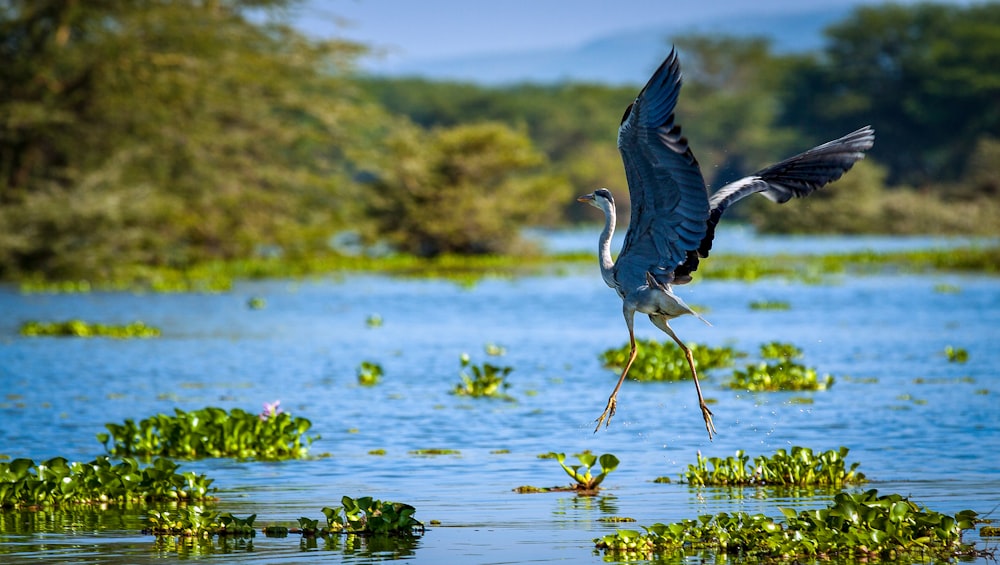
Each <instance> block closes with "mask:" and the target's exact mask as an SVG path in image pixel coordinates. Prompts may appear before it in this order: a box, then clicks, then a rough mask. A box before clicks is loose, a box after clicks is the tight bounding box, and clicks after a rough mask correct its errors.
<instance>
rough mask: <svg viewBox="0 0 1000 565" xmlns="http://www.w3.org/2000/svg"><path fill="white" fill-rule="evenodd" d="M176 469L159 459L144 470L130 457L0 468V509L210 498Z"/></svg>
mask: <svg viewBox="0 0 1000 565" xmlns="http://www.w3.org/2000/svg"><path fill="white" fill-rule="evenodd" d="M177 469H178V465H177V464H176V463H174V462H172V461H170V460H169V459H162V458H159V459H155V460H154V461H153V462H152V465H149V466H146V467H143V466H141V465H140V464H139V463H138V462H137V461H136V460H135V459H133V458H131V457H123V458H122V459H121V461H119V462H118V463H112V462H111V460H110V459H109V458H108V457H98V458H97V459H95V460H93V461H91V462H89V463H70V462H68V461H67V460H66V459H65V458H63V457H55V458H52V459H49V460H47V461H43V462H41V463H38V464H35V462H34V461H32V460H31V459H14V460H13V461H11V462H9V463H7V462H0V508H25V507H35V506H42V507H47V506H59V505H64V504H105V503H107V504H123V503H126V502H159V501H202V500H207V499H210V498H211V496H209V491H210V488H209V486H210V485H211V484H212V479H208V478H206V477H205V476H204V475H196V474H195V473H193V472H187V473H178V472H177Z"/></svg>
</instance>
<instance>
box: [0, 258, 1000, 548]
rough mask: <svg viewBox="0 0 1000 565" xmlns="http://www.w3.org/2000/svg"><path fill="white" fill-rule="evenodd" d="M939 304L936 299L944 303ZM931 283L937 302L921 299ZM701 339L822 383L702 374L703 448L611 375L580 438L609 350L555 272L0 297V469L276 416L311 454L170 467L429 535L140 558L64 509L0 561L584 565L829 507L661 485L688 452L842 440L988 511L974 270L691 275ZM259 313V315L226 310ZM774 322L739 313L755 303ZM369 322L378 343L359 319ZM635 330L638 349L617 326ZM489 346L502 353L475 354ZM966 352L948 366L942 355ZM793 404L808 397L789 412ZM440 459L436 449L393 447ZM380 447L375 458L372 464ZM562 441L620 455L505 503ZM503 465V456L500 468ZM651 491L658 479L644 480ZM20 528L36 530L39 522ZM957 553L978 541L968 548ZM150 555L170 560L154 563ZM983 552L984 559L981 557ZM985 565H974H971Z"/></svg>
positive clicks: (667, 404) (131, 518)
mask: <svg viewBox="0 0 1000 565" xmlns="http://www.w3.org/2000/svg"><path fill="white" fill-rule="evenodd" d="M956 289H957V292H955V290H956ZM944 290H949V291H947V292H946V291H944ZM679 291H680V293H681V294H682V296H683V297H684V299H685V300H686V301H687V302H688V303H690V304H692V305H694V306H695V307H696V308H697V307H701V308H702V309H703V311H704V314H705V316H706V318H708V320H709V321H710V322H712V324H713V326H712V327H709V326H706V325H704V324H702V323H700V322H699V321H697V320H695V319H694V318H691V317H688V318H684V319H679V320H676V321H675V322H674V323H673V327H674V328H675V330H676V331H677V332H678V334H679V335H680V336H681V337H682V338H683V339H685V340H687V341H688V342H697V343H704V344H709V345H718V346H721V345H731V346H733V347H735V348H737V349H740V350H743V351H746V352H748V353H751V354H752V353H755V352H756V351H757V348H758V346H759V345H760V344H762V343H765V342H768V341H774V340H777V341H786V342H792V343H794V344H796V345H798V346H799V347H801V348H802V349H803V350H804V353H805V357H804V359H803V362H804V363H805V364H806V365H809V366H812V367H815V368H817V369H818V370H819V371H820V372H821V373H830V374H832V375H834V376H835V377H836V378H837V382H836V383H835V384H834V386H833V387H832V388H831V389H829V390H827V391H822V392H816V393H772V394H757V395H754V394H747V393H745V392H739V391H732V390H729V389H728V388H726V387H724V386H723V382H724V380H725V376H726V373H725V372H723V373H718V374H715V375H713V376H709V377H708V378H706V379H705V382H704V383H703V387H704V388H705V392H706V396H707V397H708V398H711V399H714V400H715V401H716V403H715V404H713V405H712V409H713V411H714V412H715V414H716V418H715V421H716V425H717V427H718V430H719V434H718V436H717V437H716V439H715V441H714V442H709V441H708V437H707V434H706V433H705V430H704V426H703V423H702V420H701V417H700V413H699V411H698V409H697V405H696V397H695V393H694V390H693V387H692V385H691V383H690V382H688V383H670V384H668V383H637V382H634V381H633V382H627V383H626V384H625V385H624V388H623V390H622V393H621V395H620V397H619V408H618V414H617V415H616V416H615V419H614V421H613V423H612V424H611V427H610V428H608V429H607V430H602V431H601V432H599V433H597V434H594V433H593V425H594V424H593V421H594V419H595V418H596V417H597V416H598V415H599V414H600V412H601V410H602V409H603V407H604V404H605V402H606V401H607V395H608V394H609V393H610V391H611V387H612V386H613V385H614V381H615V379H616V374H615V373H613V372H611V371H609V370H608V369H605V368H602V367H601V366H600V363H599V361H598V354H599V353H600V352H601V351H603V350H605V349H607V348H610V347H618V346H620V345H622V344H623V343H625V341H626V339H627V334H626V330H625V326H624V323H623V321H622V318H621V309H620V302H619V300H618V298H617V297H616V296H615V295H614V293H613V292H612V291H611V290H609V289H608V288H607V287H605V286H604V284H603V282H602V281H601V280H600V277H599V276H598V274H597V272H596V265H595V266H594V267H593V269H592V270H591V269H587V270H586V271H585V272H580V273H571V274H569V275H566V276H539V277H526V278H517V279H514V280H486V281H482V282H480V283H479V284H477V285H475V286H474V287H472V288H466V287H462V286H459V285H456V284H453V283H450V282H446V281H436V280H404V279H393V278H387V277H381V276H362V275H349V276H344V277H330V278H319V279H315V280H308V281H268V282H252V283H243V284H240V285H238V286H237V287H236V289H235V290H234V291H233V292H231V293H227V294H217V295H213V294H206V295H202V294H131V293H91V294H80V295H44V294H41V295H20V294H19V293H17V292H16V291H15V290H13V289H11V288H3V287H0V311H2V312H3V314H4V315H3V316H2V317H0V422H2V425H0V454H4V455H7V456H9V457H12V458H14V457H30V458H33V459H35V460H36V461H39V460H42V459H45V458H48V457H53V456H57V455H60V456H65V457H68V458H70V459H74V460H89V459H91V458H93V457H94V456H96V455H99V454H101V453H102V452H103V449H102V446H101V445H100V444H99V443H98V442H97V440H96V439H95V435H96V434H97V433H99V432H101V431H103V430H104V428H103V426H104V424H105V423H107V422H121V421H123V420H124V419H126V418H134V419H137V420H138V419H141V418H144V417H147V416H150V415H153V414H156V413H158V412H166V413H170V412H171V411H172V410H173V409H174V408H175V407H179V408H182V409H185V410H194V409H198V408H202V407H205V406H221V407H224V408H234V407H239V408H243V409H246V410H252V411H257V410H259V409H260V408H261V405H262V404H263V403H264V402H268V401H274V400H277V399H280V400H281V405H282V406H283V407H284V408H285V410H287V411H289V412H291V413H292V414H293V415H296V416H303V417H307V418H309V419H310V420H311V421H312V422H313V429H312V430H311V432H310V433H311V434H319V435H321V436H322V439H320V440H317V441H316V442H315V443H314V444H313V446H312V453H313V454H315V455H320V454H329V457H323V458H317V459H314V460H308V461H287V462H279V463H256V462H247V463H239V462H233V461H230V460H204V461H196V462H184V463H183V464H182V470H196V471H198V472H202V473H205V474H207V475H209V476H210V477H213V478H214V479H215V480H216V482H215V486H218V487H220V488H221V489H222V490H221V492H220V493H219V497H220V501H219V503H218V504H217V509H219V510H220V511H224V512H225V511H230V512H233V513H234V514H236V515H238V516H244V515H248V514H251V513H256V514H257V515H258V519H257V524H258V525H265V524H267V523H274V522H283V523H285V524H288V523H293V524H294V523H295V520H296V519H297V518H298V517H300V516H307V517H312V518H321V517H322V514H321V513H320V508H322V507H323V506H336V505H338V504H339V500H340V498H341V496H343V495H348V496H352V497H357V496H365V495H369V496H374V497H376V498H380V499H383V500H394V501H400V502H406V503H409V504H412V505H413V506H415V507H416V508H417V514H416V517H417V518H418V519H420V520H422V521H424V522H425V523H429V522H430V521H431V520H436V521H440V524H435V525H433V526H429V527H428V529H427V532H426V533H425V534H424V535H423V536H422V537H420V538H419V539H418V540H416V541H415V542H414V543H413V544H412V546H410V547H402V548H399V547H396V548H394V551H395V553H393V552H386V551H384V550H383V549H382V548H377V547H375V548H371V547H356V548H350V547H344V546H343V544H342V543H340V542H336V543H337V545H329V544H328V543H327V542H324V541H323V540H320V541H319V542H318V543H317V544H316V545H315V547H311V546H310V545H309V544H308V543H306V542H301V541H300V540H299V538H298V536H294V535H293V536H290V537H288V538H285V539H270V538H265V537H263V536H257V537H256V538H254V539H253V540H252V542H250V543H242V544H235V543H233V542H228V543H224V544H223V543H220V542H219V541H215V542H214V543H209V544H204V543H202V544H193V545H190V546H188V545H184V544H183V543H182V544H180V545H177V544H175V543H174V542H172V541H171V542H164V543H157V542H156V541H155V540H154V538H153V537H151V536H144V535H142V534H141V533H140V531H139V530H140V529H141V527H142V524H143V516H144V510H143V509H142V508H135V509H129V510H125V511H121V510H113V509H112V510H108V511H105V512H98V511H96V510H94V511H93V512H95V513H96V515H92V514H88V513H87V512H86V511H85V510H82V509H81V510H77V511H75V512H76V513H77V514H74V515H72V516H70V517H68V518H67V517H66V516H55V517H53V518H52V519H47V518H44V517H39V516H38V515H37V514H35V515H32V516H33V517H27V518H17V517H16V516H15V517H12V514H11V513H7V514H4V516H5V518H4V519H5V520H7V522H6V524H13V523H19V522H18V520H22V521H24V520H27V521H28V522H31V521H32V520H33V521H35V522H36V524H35V525H34V526H32V525H30V524H28V525H21V526H18V527H13V526H9V527H8V526H5V527H4V528H0V554H2V558H0V560H2V561H3V562H4V563H22V562H24V563H27V562H29V561H30V562H36V561H38V560H39V559H43V560H45V561H46V562H50V563H147V562H153V561H162V560H164V559H167V560H170V559H176V558H178V557H181V558H186V559H198V560H214V561H220V560H221V561H223V562H228V561H232V560H234V559H235V560H239V561H240V562H250V563H293V562H302V561H309V562H333V563H339V562H371V561H380V560H385V559H390V558H399V559H406V560H410V561H413V562H416V563H442V562H460V563H549V562H556V561H568V562H574V563H601V562H602V557H601V556H600V555H599V554H596V553H595V552H594V549H593V541H592V539H593V538H595V537H599V536H601V535H604V534H605V533H609V532H611V531H613V530H614V529H615V528H616V527H620V525H616V524H609V523H604V522H600V521H598V518H601V517H608V516H628V517H632V518H635V519H636V520H637V524H634V525H632V526H631V527H637V526H638V525H649V524H651V523H654V522H671V521H677V520H681V519H686V518H693V517H695V516H697V515H699V514H706V513H716V512H721V511H728V512H732V511H739V510H742V511H748V512H754V513H755V512H763V513H766V514H769V515H774V516H778V515H779V511H778V507H779V506H790V507H797V508H805V507H822V506H826V504H827V500H828V499H827V498H825V497H809V496H794V495H791V494H781V493H778V492H775V491H767V490H756V489H745V490H725V489H693V488H689V487H687V486H686V485H683V484H678V483H677V479H678V476H679V475H680V474H681V473H682V472H683V471H684V470H685V469H686V466H687V465H688V464H691V463H694V462H695V457H696V453H697V452H698V451H699V450H700V451H701V452H702V453H703V454H705V455H706V456H719V457H725V456H728V455H732V454H733V452H734V451H736V450H737V449H743V450H745V451H747V453H748V454H749V455H751V456H756V455H761V454H766V455H770V454H773V452H774V450H776V449H778V448H788V447H790V446H792V445H802V446H808V447H811V448H813V449H817V450H826V449H833V448H837V447H839V446H841V445H843V446H847V447H849V448H850V450H851V451H850V454H849V456H848V460H849V461H859V462H861V466H860V468H859V470H860V471H862V472H864V473H865V474H866V475H867V476H868V477H869V479H871V480H872V481H873V482H872V484H871V485H869V487H866V488H877V489H879V491H880V492H883V493H890V492H896V493H900V494H903V495H906V496H909V497H911V498H912V499H914V500H916V501H917V502H918V503H919V504H921V505H924V506H926V507H928V508H930V509H932V510H936V511H940V512H948V513H954V512H957V511H959V510H963V509H966V508H971V509H973V510H977V511H979V512H981V513H984V514H985V513H989V512H991V511H994V510H995V509H996V507H997V506H998V504H1000V464H998V459H997V455H996V454H997V453H998V450H1000V430H998V425H997V424H998V423H1000V418H998V415H997V396H998V395H1000V386H998V381H997V369H996V367H997V366H998V365H1000V347H998V346H1000V343H998V337H997V336H998V330H997V328H1000V279H998V278H993V277H981V276H956V275H947V274H941V275H932V276H911V275H905V276H904V275H892V276H866V277H860V278H835V279H831V280H829V281H828V282H827V283H825V284H820V285H804V284H798V283H789V282H784V281H780V280H771V281H765V282H758V283H753V284H747V283H743V282H733V281H723V282H717V281H705V280H698V281H696V282H695V283H693V284H691V285H688V286H686V287H683V288H681V289H679ZM251 297H262V298H264V299H265V300H266V307H265V308H263V309H261V310H252V309H250V308H248V307H247V300H248V299H249V298H251ZM762 300H781V301H785V302H788V303H789V304H790V305H791V309H790V310H787V311H758V310H751V309H750V308H749V307H748V305H749V303H750V302H752V301H762ZM373 314H378V315H380V316H381V317H382V318H383V320H384V323H383V325H382V326H381V327H377V328H370V327H368V326H367V325H366V323H365V321H366V319H367V318H368V317H369V316H370V315H373ZM68 318H81V319H84V320H87V321H90V322H104V323H127V322H131V321H134V320H142V321H144V322H146V323H148V324H151V325H155V326H157V327H160V328H161V329H162V330H163V336H162V337H161V338H158V339H151V340H124V341H116V340H105V339H89V340H84V339H65V338H23V337H20V336H19V335H18V328H19V325H20V324H21V323H22V322H24V321H26V320H29V319H36V320H43V321H51V320H64V319H68ZM636 325H637V333H638V336H639V337H642V338H647V337H655V338H660V337H661V336H660V335H659V334H658V333H657V330H656V329H655V328H653V327H652V326H651V325H650V324H649V323H648V322H646V321H645V320H639V319H637V324H636ZM487 343H494V344H497V345H501V346H503V347H505V348H506V351H507V353H506V355H505V356H503V357H500V358H489V357H487V356H486V355H485V353H484V346H485V344H487ZM949 345H951V346H954V347H961V348H964V349H966V350H967V351H968V353H969V361H968V362H967V363H964V364H959V363H951V362H948V360H947V359H946V357H945V355H944V349H945V347H946V346H949ZM463 352H468V353H469V354H470V355H471V356H472V358H473V362H474V363H477V364H478V363H482V362H484V361H489V362H492V363H495V364H500V365H509V366H512V367H514V371H513V373H511V376H510V377H509V380H510V382H511V383H512V387H511V389H510V390H509V391H508V392H509V393H510V394H512V395H513V396H515V397H516V398H517V402H514V403H508V402H502V401H491V400H487V399H466V398H460V397H456V396H453V395H451V394H449V391H450V390H451V389H452V388H453V387H454V386H455V385H456V384H457V383H458V382H459V377H458V373H459V370H460V366H459V356H460V355H461V354H462V353H463ZM362 361H374V362H378V363H380V364H381V365H382V366H383V367H384V369H385V376H384V378H383V380H382V383H381V384H379V385H377V386H375V387H371V388H366V387H360V386H358V385H357V381H356V376H355V370H356V368H357V367H358V365H360V363H361V362H362ZM796 397H799V398H801V397H808V398H811V399H813V403H811V404H803V403H799V402H795V401H794V400H793V399H794V398H796ZM428 448H447V449H457V450H459V451H460V454H458V455H443V456H420V455H415V454H413V453H411V451H414V450H419V449H428ZM375 449H384V450H385V451H386V454H385V455H384V456H377V455H370V454H369V451H371V450H375ZM584 449H589V450H592V451H593V452H594V453H596V454H600V453H606V452H610V453H614V454H615V455H617V456H618V458H619V459H620V460H621V465H620V467H619V469H618V470H617V471H615V472H614V473H612V474H611V475H610V476H609V477H608V479H607V480H606V482H605V485H604V486H605V487H606V489H605V490H604V491H603V492H602V494H601V495H600V496H597V497H591V498H588V497H577V496H575V495H573V494H571V493H543V494H517V493H515V492H512V489H514V488H515V487H518V486H521V485H535V486H554V485H566V484H568V482H569V480H570V479H569V477H567V476H566V475H565V474H564V473H563V472H562V470H561V469H560V468H559V466H558V465H557V464H556V463H555V462H554V461H552V460H546V459H539V458H538V457H537V456H538V455H539V454H541V453H546V452H549V451H562V452H566V453H568V454H570V453H576V452H579V451H581V450H584ZM501 450H506V451H504V452H499V451H501ZM660 476H669V477H671V478H672V479H673V481H674V482H673V483H671V484H658V483H653V482H652V481H653V479H655V478H657V477H660ZM38 523H41V525H38ZM966 538H967V539H968V540H972V541H978V543H977V545H978V546H979V547H980V548H982V547H984V546H985V547H996V541H992V542H990V541H988V540H987V541H986V542H983V541H982V540H979V538H978V535H977V534H976V532H967V534H966ZM171 544H173V545H171ZM984 544H985V545H984ZM984 562H985V561H984Z"/></svg>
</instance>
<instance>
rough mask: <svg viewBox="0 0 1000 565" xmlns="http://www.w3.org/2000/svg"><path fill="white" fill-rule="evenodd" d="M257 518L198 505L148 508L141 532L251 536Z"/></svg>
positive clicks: (156, 534) (157, 534)
mask: <svg viewBox="0 0 1000 565" xmlns="http://www.w3.org/2000/svg"><path fill="white" fill-rule="evenodd" d="M256 518H257V515H256V514H251V515H250V516H248V517H246V518H237V517H236V516H233V515H232V514H231V513H229V512H225V513H220V512H217V511H215V510H207V509H205V508H202V507H201V506H188V507H180V508H177V509H176V510H162V511H161V510H150V511H149V517H148V518H147V521H148V523H149V528H147V529H146V530H145V531H144V532H143V533H148V534H153V535H154V536H185V537H204V538H210V537H212V536H228V537H242V538H248V537H249V538H252V537H254V535H255V534H256V532H255V531H254V529H253V522H254V520H255V519H256Z"/></svg>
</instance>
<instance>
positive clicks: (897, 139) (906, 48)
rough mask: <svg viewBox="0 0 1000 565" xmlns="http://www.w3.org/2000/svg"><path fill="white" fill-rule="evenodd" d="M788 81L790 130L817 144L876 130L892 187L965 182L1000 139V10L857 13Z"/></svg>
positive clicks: (876, 153)
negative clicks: (989, 143)
mask: <svg viewBox="0 0 1000 565" xmlns="http://www.w3.org/2000/svg"><path fill="white" fill-rule="evenodd" d="M827 36H828V38H829V44H828V46H827V48H826V49H825V51H824V52H823V54H822V56H809V57H800V58H799V59H798V60H797V61H796V63H795V65H794V66H793V68H792V70H791V71H790V72H789V73H787V74H786V79H787V80H786V87H787V98H786V99H785V103H784V104H783V108H784V113H783V117H782V121H781V123H782V124H784V125H786V126H792V127H796V128H801V129H803V130H804V131H807V132H809V133H810V134H811V135H812V136H814V138H816V139H820V138H825V137H826V135H824V134H823V133H821V132H824V133H825V132H828V131H829V130H831V129H833V130H836V131H844V132H846V131H851V130H853V129H854V128H855V127H857V126H859V125H861V124H866V123H870V124H872V125H874V127H875V130H876V131H877V132H878V141H877V142H876V144H875V148H874V149H873V151H872V156H873V157H874V158H876V159H877V160H878V161H879V162H881V163H883V164H885V165H886V166H887V167H888V173H889V176H888V182H889V183H890V184H893V185H895V184H910V185H916V186H923V185H926V184H928V183H933V182H937V183H941V182H943V181H951V180H955V179H956V178H958V177H959V176H960V175H961V174H962V172H963V171H964V170H965V166H966V162H967V159H968V157H969V155H971V154H972V152H973V148H974V147H975V145H976V144H977V143H978V140H979V139H980V138H981V137H983V136H993V137H997V136H998V135H1000V3H996V2H986V3H981V4H970V5H967V6H957V5H950V4H932V3H920V4H915V5H903V4H881V5H878V6H868V7H861V8H858V9H857V10H856V11H855V12H854V13H853V14H852V15H851V16H850V17H849V18H847V19H846V20H844V21H843V22H841V23H838V24H836V25H834V26H832V27H831V28H830V29H829V30H828V31H827Z"/></svg>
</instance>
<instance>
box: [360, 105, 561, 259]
mask: <svg viewBox="0 0 1000 565" xmlns="http://www.w3.org/2000/svg"><path fill="white" fill-rule="evenodd" d="M385 157H386V159H385V161H384V162H383V163H381V164H380V165H379V166H378V168H379V169H380V170H378V171H376V172H375V177H376V180H374V181H373V182H372V187H371V190H368V191H367V193H366V194H367V195H368V199H367V206H368V209H367V212H368V215H369V216H370V218H371V219H372V220H373V224H374V228H373V229H372V231H371V232H370V233H368V234H367V236H368V238H369V239H370V240H378V239H383V240H385V241H387V242H388V243H390V244H391V245H393V246H394V247H395V248H396V249H399V250H400V251H404V252H406V253H412V254H414V255H418V256H422V257H433V256H436V255H441V254H447V253H460V254H491V253H506V252H512V251H516V250H517V248H518V246H519V244H520V236H519V233H520V228H521V226H523V225H525V224H530V223H533V222H536V221H539V220H542V219H544V216H543V215H542V214H544V213H546V212H550V211H551V210H552V209H553V205H554V204H555V203H557V202H559V201H561V200H568V199H569V198H570V196H571V195H570V191H569V187H568V185H567V184H566V182H565V180H563V179H560V178H557V177H555V176H553V175H551V174H549V173H546V170H547V169H546V159H545V156H544V155H543V154H542V153H541V152H539V151H538V150H537V149H536V148H535V147H534V145H533V144H532V142H531V139H530V138H529V137H528V135H527V134H526V133H525V132H524V131H521V130H516V129H512V128H510V127H508V126H506V125H503V124H500V123H496V122H490V123H478V124H473V125H459V126H454V127H449V128H442V129H435V130H431V131H423V130H420V129H419V128H416V127H413V126H406V125H405V124H402V125H400V126H399V127H396V128H395V131H394V133H393V134H392V135H391V136H390V137H389V139H388V140H387V142H386V147H385Z"/></svg>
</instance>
